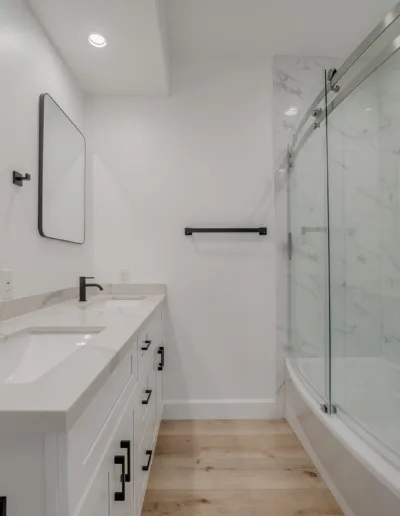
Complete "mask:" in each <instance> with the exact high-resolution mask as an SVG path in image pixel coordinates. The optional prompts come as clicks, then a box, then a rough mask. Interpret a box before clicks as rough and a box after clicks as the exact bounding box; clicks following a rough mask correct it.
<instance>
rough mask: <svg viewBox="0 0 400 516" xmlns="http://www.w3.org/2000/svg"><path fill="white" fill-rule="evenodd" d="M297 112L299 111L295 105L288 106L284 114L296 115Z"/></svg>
mask: <svg viewBox="0 0 400 516" xmlns="http://www.w3.org/2000/svg"><path fill="white" fill-rule="evenodd" d="M298 112H299V108H297V107H296V106H290V108H288V109H287V110H286V111H285V115H286V116H294V115H297V113H298Z"/></svg>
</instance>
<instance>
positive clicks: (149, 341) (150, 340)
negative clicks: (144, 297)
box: [138, 308, 163, 358]
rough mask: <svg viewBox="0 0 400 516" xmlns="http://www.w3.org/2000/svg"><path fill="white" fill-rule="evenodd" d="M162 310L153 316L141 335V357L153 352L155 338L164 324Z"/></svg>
mask: <svg viewBox="0 0 400 516" xmlns="http://www.w3.org/2000/svg"><path fill="white" fill-rule="evenodd" d="M162 318H163V314H162V309H161V308H159V309H158V310H156V312H155V313H154V314H153V315H152V316H151V318H150V319H149V321H148V322H147V323H146V325H145V326H144V328H143V330H142V331H141V332H140V334H139V339H138V340H139V357H140V358H142V357H144V356H145V355H146V353H149V352H151V351H153V349H154V338H155V336H156V335H157V333H158V331H159V329H160V327H161V324H162Z"/></svg>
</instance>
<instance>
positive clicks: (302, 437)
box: [286, 407, 355, 516]
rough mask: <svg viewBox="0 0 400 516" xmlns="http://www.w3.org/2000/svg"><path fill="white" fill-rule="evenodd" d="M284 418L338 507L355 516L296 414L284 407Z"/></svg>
mask: <svg viewBox="0 0 400 516" xmlns="http://www.w3.org/2000/svg"><path fill="white" fill-rule="evenodd" d="M286 420H287V422H288V423H289V425H290V426H291V427H292V429H293V431H294V433H295V434H296V435H297V437H298V438H299V441H300V442H301V444H302V445H303V446H304V449H305V450H306V452H307V453H308V455H309V457H310V459H311V460H312V462H313V464H314V466H315V467H316V468H317V470H318V472H319V474H320V475H321V477H322V478H323V479H324V482H325V484H326V485H327V486H328V488H329V490H330V492H331V493H332V495H333V497H334V498H335V500H336V501H337V503H338V505H339V507H340V508H341V509H342V511H343V514H344V515H345V516H355V514H354V512H353V511H352V510H351V509H350V507H349V506H348V505H347V503H346V501H345V499H344V498H343V496H342V495H341V494H340V491H339V489H338V488H337V487H336V484H335V483H334V482H333V480H332V478H331V476H330V475H329V474H328V472H327V470H326V469H325V468H324V467H323V465H322V463H321V461H320V460H319V458H318V455H317V454H316V453H315V451H314V448H313V447H312V446H311V443H310V441H309V440H308V439H307V436H306V434H305V432H304V431H303V429H302V427H301V425H300V423H299V422H298V419H297V417H296V414H295V413H294V412H293V410H291V408H290V407H287V409H286Z"/></svg>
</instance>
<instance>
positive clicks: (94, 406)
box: [64, 342, 137, 507]
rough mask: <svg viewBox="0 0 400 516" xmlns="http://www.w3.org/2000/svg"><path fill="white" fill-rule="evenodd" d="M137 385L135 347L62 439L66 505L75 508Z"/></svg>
mask: <svg viewBox="0 0 400 516" xmlns="http://www.w3.org/2000/svg"><path fill="white" fill-rule="evenodd" d="M136 381H137V346H136V342H135V345H134V346H133V350H132V351H131V352H130V353H129V355H128V356H127V357H125V358H124V359H123V360H122V362H121V363H120V364H119V365H118V366H117V368H116V369H115V371H114V372H113V373H112V375H111V377H110V378H109V379H108V381H107V382H106V384H105V385H104V386H103V387H102V388H101V389H100V391H99V392H98V393H97V395H96V396H95V398H94V399H93V401H92V402H91V404H90V405H89V406H88V408H87V409H86V410H85V412H84V413H83V414H82V415H81V417H80V418H79V419H78V420H77V422H76V423H75V425H74V426H73V427H72V428H71V430H70V431H69V432H68V434H67V435H66V437H65V445H64V446H65V452H66V456H67V464H66V468H67V472H66V473H67V478H68V501H69V506H70V507H74V506H75V503H76V502H77V500H78V499H79V496H80V495H81V494H82V489H83V488H84V487H85V485H86V484H87V482H88V480H89V478H90V476H91V475H92V473H93V471H94V470H95V469H96V467H97V465H98V463H99V461H100V460H101V457H102V454H103V452H104V444H105V443H106V442H107V441H108V439H109V438H110V436H111V434H112V433H113V431H114V430H115V422H116V419H117V418H118V417H119V414H120V411H121V407H120V405H121V404H124V403H126V400H125V399H124V398H125V397H126V396H128V395H130V394H131V393H132V392H133V390H134V388H135V384H136Z"/></svg>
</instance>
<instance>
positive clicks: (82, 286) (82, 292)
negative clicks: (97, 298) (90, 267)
mask: <svg viewBox="0 0 400 516" xmlns="http://www.w3.org/2000/svg"><path fill="white" fill-rule="evenodd" d="M88 279H94V278H93V277H90V276H80V278H79V301H81V302H84V301H86V289H87V287H97V288H98V289H99V290H104V289H103V287H102V286H101V285H99V284H98V283H86V280H88Z"/></svg>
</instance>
